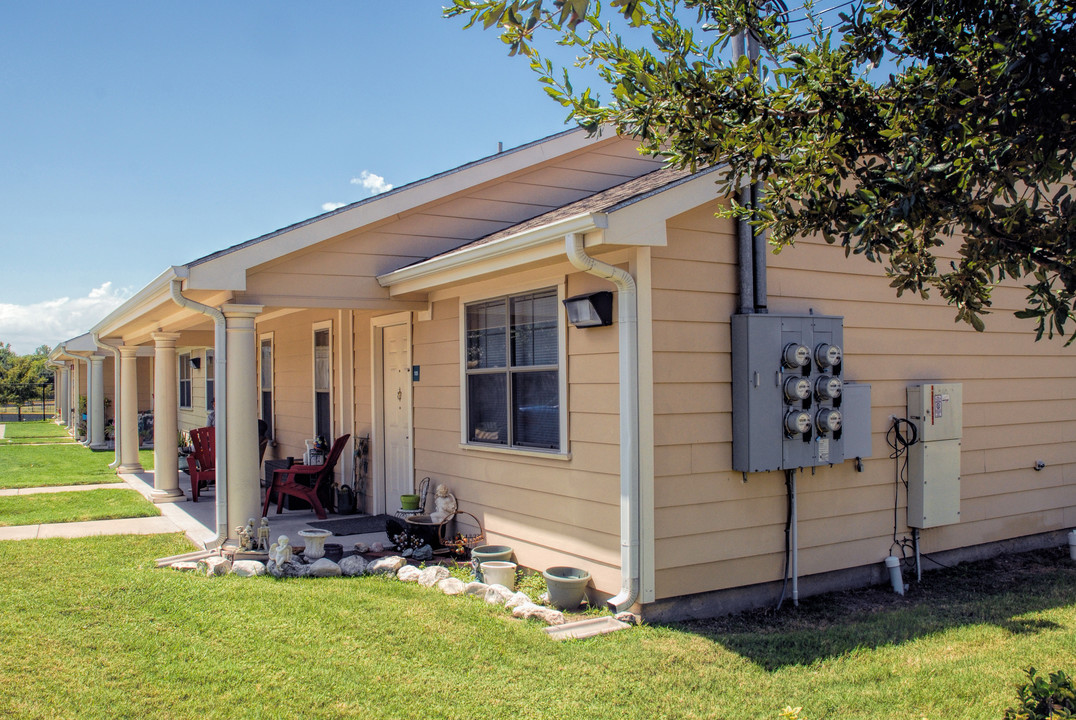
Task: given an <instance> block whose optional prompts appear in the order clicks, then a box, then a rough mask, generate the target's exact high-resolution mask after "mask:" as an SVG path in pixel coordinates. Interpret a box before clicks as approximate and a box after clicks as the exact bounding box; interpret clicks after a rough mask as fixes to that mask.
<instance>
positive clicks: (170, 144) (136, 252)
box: [0, 0, 566, 354]
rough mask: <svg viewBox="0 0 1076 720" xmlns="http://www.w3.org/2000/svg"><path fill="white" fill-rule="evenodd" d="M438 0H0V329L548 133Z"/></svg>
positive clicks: (108, 300) (518, 75) (484, 39)
mask: <svg viewBox="0 0 1076 720" xmlns="http://www.w3.org/2000/svg"><path fill="white" fill-rule="evenodd" d="M442 4H443V3H442V1H441V0H394V1H393V2H374V1H373V0H350V1H343V0H321V1H319V2H316V3H314V2H280V1H278V0H257V1H255V0H230V1H229V2H208V0H184V1H183V2H179V1H178V0H176V1H163V0H152V1H150V2H147V1H146V0H137V1H130V2H128V1H118V0H117V1H111V0H95V1H94V2H85V0H79V1H72V0H69V1H65V2H58V1H55V0H33V2H23V3H17V2H11V3H0V257H2V258H3V261H2V263H0V267H2V270H0V342H4V343H10V344H11V345H12V348H13V349H14V350H15V351H16V352H18V353H20V354H22V353H29V352H32V351H33V350H34V349H35V348H36V347H37V346H39V345H41V344H47V345H49V346H53V345H55V344H57V343H58V342H60V341H62V340H65V339H67V338H68V337H71V336H73V335H76V334H80V333H82V332H85V331H86V330H88V329H89V327H90V326H91V325H92V324H93V323H95V322H96V321H97V320H99V319H101V318H102V317H103V316H104V315H105V314H107V312H109V310H111V308H112V307H114V306H115V305H116V304H118V302H120V301H122V299H123V298H125V297H128V296H129V295H130V294H131V293H133V292H135V291H137V290H138V289H140V288H141V287H143V286H144V285H145V284H146V283H148V282H149V281H150V280H152V279H153V278H154V277H156V276H157V275H158V274H160V273H161V272H162V271H163V270H165V269H166V268H167V267H168V266H170V265H173V264H181V263H184V262H187V261H189V260H192V259H195V258H197V257H200V256H202V255H205V254H207V253H210V252H213V251H215V250H218V249H221V248H223V247H227V246H230V245H233V244H235V243H238V242H242V241H244V240H248V239H250V238H253V237H257V236H259V235H262V234H264V233H266V232H270V231H272V230H275V229H278V228H280V227H284V226H286V225H289V224H291V223H294V222H297V221H300V220H303V219H306V218H309V217H312V216H314V215H318V214H320V213H321V212H323V211H324V209H329V208H330V207H331V204H334V203H335V204H340V203H349V202H354V201H356V200H360V199H362V198H364V197H368V196H369V195H370V194H371V193H372V192H373V191H374V190H376V189H377V186H378V184H379V183H378V178H381V179H382V181H381V184H382V186H383V185H384V184H392V185H397V186H398V185H402V184H405V183H407V182H411V181H413V180H418V179H421V178H424V177H428V176H429V175H432V174H434V173H436V172H440V171H442V170H447V169H450V168H453V167H456V166H458V165H461V164H463V163H466V162H469V161H471V160H474V159H477V158H479V157H484V156H486V155H490V154H492V153H494V152H496V150H497V143H498V142H503V143H504V146H505V147H506V148H508V147H513V146H516V145H520V144H523V143H526V142H529V141H531V140H535V139H537V138H540V137H544V136H546V135H549V134H552V133H554V132H558V131H560V130H562V129H564V125H563V119H564V116H565V114H566V111H565V110H564V109H563V108H561V107H560V106H559V105H557V104H555V103H554V102H552V101H551V100H549V99H548V98H547V97H546V96H545V93H544V92H542V90H541V88H540V86H539V85H538V83H537V82H536V80H535V79H534V76H533V74H532V73H531V72H530V70H529V69H528V68H527V66H526V63H524V62H522V61H521V60H519V59H518V58H509V57H507V53H506V52H505V49H504V46H503V45H502V44H501V43H500V42H499V41H498V40H497V38H496V36H495V35H494V34H493V33H492V32H485V33H483V32H479V31H477V30H470V31H466V32H465V31H463V30H462V29H461V28H462V25H463V23H462V22H461V21H459V20H458V19H456V20H446V19H443V18H442V17H441V5H442ZM364 173H365V175H364ZM364 177H365V178H367V183H366V185H363V184H362V183H361V182H353V180H360V179H361V178H364Z"/></svg>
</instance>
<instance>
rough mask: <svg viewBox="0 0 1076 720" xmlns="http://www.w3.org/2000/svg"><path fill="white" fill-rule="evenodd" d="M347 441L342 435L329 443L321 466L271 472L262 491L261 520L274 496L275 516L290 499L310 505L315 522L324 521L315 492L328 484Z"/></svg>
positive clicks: (331, 479)
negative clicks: (314, 514) (302, 480)
mask: <svg viewBox="0 0 1076 720" xmlns="http://www.w3.org/2000/svg"><path fill="white" fill-rule="evenodd" d="M350 437H351V435H342V436H340V437H338V438H336V440H335V441H333V446H332V449H331V450H329V456H328V457H327V458H325V462H324V463H322V464H321V465H292V466H291V467H290V468H282V469H280V470H275V471H274V472H273V481H272V483H270V485H269V489H267V490H266V491H265V504H264V505H263V506H262V517H265V516H266V515H268V514H269V502H270V500H271V499H272V497H273V493H274V492H275V493H276V499H277V505H276V514H277V515H279V514H280V513H281V512H283V511H284V496H285V495H293V496H295V497H297V498H301V499H303V500H306V501H307V502H308V503H310V504H311V505H313V506H314V512H316V513H317V515H318V519H319V520H324V519H325V518H327V517H328V514H327V513H326V512H325V507H324V506H323V505H322V504H321V499H320V498H318V490H320V489H321V488H322V487H327V486H328V485H330V484H331V483H332V481H333V468H335V467H336V461H337V460H339V459H340V454H341V453H342V452H343V451H344V446H345V445H346V444H347V441H348V438H350ZM300 477H306V478H309V480H310V485H304V484H303V483H301V482H299V481H298V478H300Z"/></svg>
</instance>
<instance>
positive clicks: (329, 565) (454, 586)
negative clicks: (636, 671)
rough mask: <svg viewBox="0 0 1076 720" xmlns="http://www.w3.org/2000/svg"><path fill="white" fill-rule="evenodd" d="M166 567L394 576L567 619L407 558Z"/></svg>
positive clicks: (631, 618)
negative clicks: (422, 566)
mask: <svg viewBox="0 0 1076 720" xmlns="http://www.w3.org/2000/svg"><path fill="white" fill-rule="evenodd" d="M168 567H171V568H172V569H173V570H181V571H186V572H197V573H199V574H202V575H205V576H206V577H217V576H222V575H239V576H241V577H255V576H258V575H266V574H268V575H272V576H273V577H276V578H284V577H341V576H343V577H357V576H360V575H383V576H386V577H387V576H393V577H395V578H396V579H397V580H399V581H401V582H413V583H417V584H418V585H421V586H422V587H425V588H437V589H438V590H440V591H441V592H442V593H444V594H445V595H463V596H471V597H475V598H479V599H481V600H483V601H484V602H487V603H489V604H491V605H501V606H503V607H504V608H505V609H506V610H509V611H511V613H512V616H513V617H517V618H524V619H529V618H536V619H538V620H540V621H541V622H544V623H545V624H546V625H549V626H553V627H555V626H560V625H564V624H565V618H564V613H562V612H561V611H559V610H555V609H554V608H551V607H546V606H544V605H541V604H539V603H538V602H535V601H534V600H532V599H531V598H530V597H529V596H528V595H527V594H526V593H523V592H513V591H512V590H509V589H508V588H507V587H505V586H504V585H487V584H485V583H482V582H478V581H474V582H470V583H464V582H463V581H462V580H460V579H459V578H455V577H452V575H451V574H450V573H449V571H448V568H446V567H444V566H443V565H430V566H429V567H426V568H419V567H416V566H415V565H410V564H408V562H407V558H404V557H401V556H399V555H390V556H388V557H381V558H377V559H375V560H371V561H367V560H366V559H365V558H364V557H362V556H361V555H348V556H347V557H345V558H343V559H342V560H341V561H340V562H339V563H336V562H333V561H332V560H329V559H328V558H324V557H323V558H319V559H317V560H315V561H314V562H305V558H302V556H301V555H296V556H294V557H293V558H292V559H291V560H289V561H287V562H284V563H281V564H279V565H278V564H277V563H276V562H275V561H273V560H270V561H269V562H268V563H264V562H261V561H259V560H235V561H233V560H229V559H228V558H226V557H222V556H220V555H209V556H207V557H204V558H200V559H198V560H197V561H194V560H181V561H177V562H173V563H171V565H169V566H168ZM616 618H617V619H618V620H621V621H624V622H627V623H629V624H633V625H634V624H638V618H637V617H636V616H635V615H632V614H631V613H620V614H618V615H617V616H616Z"/></svg>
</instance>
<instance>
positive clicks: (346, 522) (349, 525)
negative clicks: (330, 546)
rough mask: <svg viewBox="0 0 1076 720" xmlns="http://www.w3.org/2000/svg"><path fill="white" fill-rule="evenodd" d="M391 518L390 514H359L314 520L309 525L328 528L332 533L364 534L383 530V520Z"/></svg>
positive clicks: (323, 528) (321, 528)
mask: <svg viewBox="0 0 1076 720" xmlns="http://www.w3.org/2000/svg"><path fill="white" fill-rule="evenodd" d="M391 518H392V516H391V515H360V516H358V517H350V518H346V519H343V520H315V521H313V522H312V523H310V527H312V528H317V529H318V530H328V531H329V532H331V533H332V534H333V535H366V534H367V533H379V532H385V521H386V520H389V519H391Z"/></svg>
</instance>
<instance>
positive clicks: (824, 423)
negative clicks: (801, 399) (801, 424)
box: [814, 408, 841, 433]
mask: <svg viewBox="0 0 1076 720" xmlns="http://www.w3.org/2000/svg"><path fill="white" fill-rule="evenodd" d="M814 420H815V425H816V426H818V431H819V432H821V433H827V432H837V431H838V430H840V429H841V411H840V410H837V409H836V408H822V409H821V410H819V411H818V414H817V415H815V418H814Z"/></svg>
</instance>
